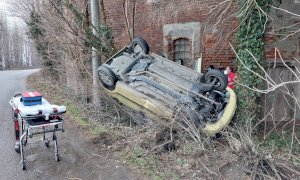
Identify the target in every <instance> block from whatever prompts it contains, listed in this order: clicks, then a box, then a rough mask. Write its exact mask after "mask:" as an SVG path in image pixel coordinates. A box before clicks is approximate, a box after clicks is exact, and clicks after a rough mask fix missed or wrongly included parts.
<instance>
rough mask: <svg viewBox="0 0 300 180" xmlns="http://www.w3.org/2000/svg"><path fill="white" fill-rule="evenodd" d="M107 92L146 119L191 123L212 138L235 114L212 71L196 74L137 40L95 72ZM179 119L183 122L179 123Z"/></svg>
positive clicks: (220, 77) (223, 83)
mask: <svg viewBox="0 0 300 180" xmlns="http://www.w3.org/2000/svg"><path fill="white" fill-rule="evenodd" d="M98 76H99V80H100V82H101V84H102V85H103V87H104V88H105V89H106V90H107V91H108V93H109V94H110V95H111V96H112V97H114V98H117V99H118V100H119V101H121V102H122V103H124V104H125V105H127V106H129V107H131V108H133V109H135V110H139V111H142V112H145V113H146V114H147V115H148V116H153V117H158V118H159V119H169V120H170V119H174V118H176V117H179V116H178V114H184V115H185V116H180V117H181V119H179V120H178V121H182V122H185V126H187V125H188V123H187V121H188V122H189V123H192V124H193V125H195V126H196V127H197V128H200V129H202V130H203V132H205V133H206V134H208V135H210V136H213V135H215V134H216V133H218V132H220V131H221V130H222V129H224V128H225V127H226V126H227V125H228V124H229V122H230V121H231V119H232V117H233V115H234V113H235V110H236V95H235V93H234V92H233V90H231V89H230V88H228V87H227V77H226V75H224V74H223V73H222V72H221V71H219V70H217V69H212V70H209V71H208V72H207V73H205V74H200V73H198V72H196V71H194V70H192V69H189V68H187V67H184V66H182V65H180V64H178V63H175V62H173V61H170V60H168V59H166V58H164V57H162V56H159V55H157V54H155V53H149V46H148V44H147V42H146V41H145V40H144V39H142V38H140V37H138V38H134V39H133V41H132V42H131V43H130V44H129V45H128V46H127V47H124V48H123V49H121V50H120V51H119V52H118V53H116V54H115V55H113V56H112V57H111V58H109V59H108V60H107V61H106V62H105V63H103V64H102V65H101V66H100V67H99V68H98ZM183 118H184V119H185V121H184V120H183Z"/></svg>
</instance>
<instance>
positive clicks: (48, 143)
mask: <svg viewBox="0 0 300 180" xmlns="http://www.w3.org/2000/svg"><path fill="white" fill-rule="evenodd" d="M44 143H45V146H46V147H49V146H50V141H49V139H45V140H44Z"/></svg>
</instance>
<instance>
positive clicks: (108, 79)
mask: <svg viewBox="0 0 300 180" xmlns="http://www.w3.org/2000/svg"><path fill="white" fill-rule="evenodd" d="M99 75H100V78H101V80H102V81H103V83H104V84H106V85H108V86H112V84H113V80H112V79H111V77H110V76H109V75H108V74H107V73H105V72H103V71H100V72H99Z"/></svg>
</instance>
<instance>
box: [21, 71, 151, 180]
mask: <svg viewBox="0 0 300 180" xmlns="http://www.w3.org/2000/svg"><path fill="white" fill-rule="evenodd" d="M37 79H38V75H36V74H35V75H34V76H31V77H30V78H29V81H28V82H29V83H28V84H29V89H32V90H37V89H38V88H37V87H36V85H40V84H37V83H36V82H37V81H36V80H37ZM49 92H51V90H50V91H48V92H47V91H44V92H42V93H44V94H43V95H44V96H45V97H46V99H48V100H49V101H50V102H51V99H52V97H51V96H53V95H56V94H53V93H49ZM64 120H65V124H64V128H65V132H63V133H62V132H59V133H58V135H57V137H58V144H59V153H60V159H61V160H60V161H59V162H55V160H54V153H53V152H54V147H53V143H52V142H50V147H49V148H48V149H47V148H46V147H45V145H43V143H34V144H28V145H27V147H26V152H27V153H26V160H27V161H26V163H27V170H26V171H29V172H33V173H32V175H30V177H32V178H34V179H76V180H81V179H82V180H93V179H122V180H123V179H130V180H132V179H147V178H146V177H145V176H143V175H139V174H138V173H137V172H133V171H132V170H131V169H130V168H129V167H128V166H127V165H126V164H124V162H123V161H122V160H120V158H118V157H116V156H114V154H113V153H111V152H110V151H103V150H101V149H102V148H101V146H103V144H107V143H109V142H107V141H105V139H106V138H105V135H104V136H103V135H102V136H101V137H99V136H98V137H97V136H95V135H93V133H92V132H91V131H90V130H89V129H88V128H86V127H85V126H83V125H82V124H80V123H79V122H77V121H76V120H75V119H74V118H73V117H72V114H71V113H67V114H66V115H65V116H64ZM102 137H104V138H102ZM40 138H41V137H34V138H33V139H30V142H33V141H35V140H39V139H40ZM49 139H51V137H49ZM51 143H52V144H51ZM41 148H42V149H44V151H42V152H40V153H35V152H36V151H40V149H41ZM43 162H47V163H43Z"/></svg>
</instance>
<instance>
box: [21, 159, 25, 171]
mask: <svg viewBox="0 0 300 180" xmlns="http://www.w3.org/2000/svg"><path fill="white" fill-rule="evenodd" d="M21 168H22V170H25V169H26V163H25V161H23V162H21Z"/></svg>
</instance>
